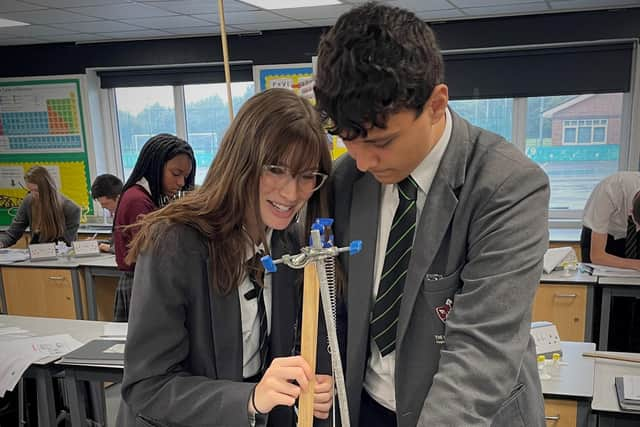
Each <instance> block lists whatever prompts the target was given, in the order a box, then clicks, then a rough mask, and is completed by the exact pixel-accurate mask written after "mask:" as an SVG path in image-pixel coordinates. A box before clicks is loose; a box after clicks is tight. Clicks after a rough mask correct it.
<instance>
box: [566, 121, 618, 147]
mask: <svg viewBox="0 0 640 427" xmlns="http://www.w3.org/2000/svg"><path fill="white" fill-rule="evenodd" d="M607 124H608V121H607V119H603V120H563V122H562V127H563V134H564V138H563V143H565V144H575V143H576V142H577V143H578V144H592V143H604V142H605V139H606V134H607ZM576 129H577V132H578V133H577V134H578V138H577V140H576Z"/></svg>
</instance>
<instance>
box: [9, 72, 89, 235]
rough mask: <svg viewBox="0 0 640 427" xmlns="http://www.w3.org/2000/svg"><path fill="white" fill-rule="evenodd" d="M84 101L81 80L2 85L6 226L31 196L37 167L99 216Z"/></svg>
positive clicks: (61, 189)
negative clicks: (92, 193) (27, 184)
mask: <svg viewBox="0 0 640 427" xmlns="http://www.w3.org/2000/svg"><path fill="white" fill-rule="evenodd" d="M82 102H83V100H82V91H81V89H80V79H79V78H69V79H66V78H65V79H54V78H52V79H46V80H24V81H14V80H11V81H1V80H0V225H7V224H10V223H11V220H12V219H13V216H14V215H15V212H16V210H17V207H18V206H20V203H21V202H22V199H23V198H24V197H25V196H26V194H27V191H26V189H25V188H24V173H25V172H26V171H27V170H28V169H29V168H30V167H31V166H33V165H42V166H45V167H47V168H48V169H49V171H50V172H51V174H52V176H53V178H54V180H55V181H56V183H57V184H58V186H59V189H60V191H61V192H62V193H63V194H64V195H65V196H67V197H68V198H70V199H71V200H73V201H74V202H76V203H77V204H78V205H79V206H81V207H82V209H83V212H84V213H88V214H92V213H93V205H92V203H91V200H90V197H89V188H90V174H89V161H88V157H87V138H86V127H85V126H86V125H85V120H84V115H83V107H82Z"/></svg>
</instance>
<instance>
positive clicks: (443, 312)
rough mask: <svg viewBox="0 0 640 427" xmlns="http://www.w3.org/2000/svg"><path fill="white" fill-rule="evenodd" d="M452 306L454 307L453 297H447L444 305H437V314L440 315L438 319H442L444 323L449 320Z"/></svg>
mask: <svg viewBox="0 0 640 427" xmlns="http://www.w3.org/2000/svg"><path fill="white" fill-rule="evenodd" d="M451 307H453V301H452V300H451V298H447V300H446V301H445V302H444V305H441V306H438V307H436V315H437V316H438V319H440V320H442V323H444V322H446V321H447V317H448V316H449V312H450V311H451Z"/></svg>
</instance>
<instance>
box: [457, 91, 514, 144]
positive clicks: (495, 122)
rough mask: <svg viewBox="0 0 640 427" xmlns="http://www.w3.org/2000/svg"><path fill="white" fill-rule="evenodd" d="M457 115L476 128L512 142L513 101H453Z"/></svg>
mask: <svg viewBox="0 0 640 427" xmlns="http://www.w3.org/2000/svg"><path fill="white" fill-rule="evenodd" d="M450 105H451V106H452V107H453V109H454V110H455V112H456V113H458V114H460V115H461V116H462V117H464V118H465V119H466V120H468V121H470V122H471V123H473V124H474V125H476V126H479V127H481V128H484V129H487V130H490V131H492V132H495V133H497V134H498V135H500V136H502V137H503V138H505V139H506V140H507V141H511V140H512V133H513V129H512V123H513V99H512V98H501V99H468V100H462V101H451V102H450Z"/></svg>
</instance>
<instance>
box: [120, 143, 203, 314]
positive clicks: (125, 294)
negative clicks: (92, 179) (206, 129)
mask: <svg viewBox="0 0 640 427" xmlns="http://www.w3.org/2000/svg"><path fill="white" fill-rule="evenodd" d="M195 175H196V163H195V157H194V155H193V150H192V149H191V146H190V145H189V144H188V143H187V142H186V141H183V140H182V139H180V138H178V137H176V136H174V135H170V134H167V133H161V134H158V135H156V136H153V137H151V138H150V139H149V140H148V141H147V142H146V143H145V144H144V146H143V147H142V150H141V151H140V155H139V156H138V160H137V161H136V165H135V166H134V167H133V171H132V172H131V175H130V176H129V179H128V180H127V182H126V183H125V184H124V187H123V189H122V195H121V196H120V200H119V201H118V207H117V208H116V213H115V218H114V221H113V225H114V226H113V230H114V231H113V243H114V246H115V252H116V263H117V264H118V270H120V271H122V275H121V276H120V281H119V282H118V288H117V290H116V299H115V306H114V320H115V321H116V322H126V321H127V320H128V317H129V303H130V301H131V285H132V283H133V270H134V268H135V263H132V264H128V263H127V262H126V261H125V258H126V257H127V253H128V251H129V249H128V246H129V242H131V240H133V237H134V236H135V234H136V232H137V230H136V229H135V228H130V227H127V226H129V225H131V224H135V223H136V222H137V221H138V220H139V219H140V216H141V215H145V214H148V213H149V212H152V211H154V210H156V209H158V208H161V207H162V206H164V205H165V204H166V203H167V201H168V200H170V199H171V198H173V197H174V196H175V195H176V194H177V192H178V191H180V190H183V189H191V188H193V184H194V180H195Z"/></svg>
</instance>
